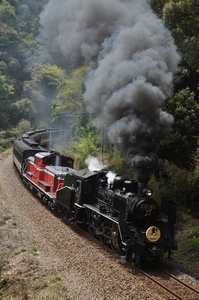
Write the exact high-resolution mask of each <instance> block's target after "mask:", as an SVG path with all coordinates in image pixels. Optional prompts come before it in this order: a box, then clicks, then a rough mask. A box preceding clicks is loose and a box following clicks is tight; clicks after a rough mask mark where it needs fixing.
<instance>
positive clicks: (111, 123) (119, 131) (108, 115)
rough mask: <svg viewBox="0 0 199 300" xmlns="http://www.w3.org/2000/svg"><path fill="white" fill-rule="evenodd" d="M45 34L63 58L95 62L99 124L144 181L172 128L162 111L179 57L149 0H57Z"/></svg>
mask: <svg viewBox="0 0 199 300" xmlns="http://www.w3.org/2000/svg"><path fill="white" fill-rule="evenodd" d="M41 25H42V29H43V30H42V32H41V35H40V39H43V41H44V40H45V45H46V47H48V48H49V52H50V53H51V54H52V56H53V57H54V59H56V62H58V63H60V62H61V65H62V66H63V65H64V66H67V67H76V66H79V65H81V64H84V63H87V64H88V66H89V67H88V72H87V78H86V83H85V84H86V91H85V95H84V97H85V99H86V100H87V101H88V105H89V111H90V113H91V114H92V115H95V116H96V115H97V116H99V115H100V118H97V120H98V122H96V124H97V126H99V127H100V128H103V131H106V132H107V136H108V138H109V140H110V141H111V142H112V143H114V145H115V146H116V147H118V148H120V149H122V150H123V152H124V153H125V155H126V156H127V159H128V163H129V164H130V165H131V166H132V167H133V168H134V170H135V171H136V172H137V176H138V178H139V179H140V180H144V179H147V180H148V178H149V175H150V172H151V171H152V170H153V169H154V168H155V166H156V165H157V162H158V157H157V155H156V153H155V150H154V144H153V143H154V141H156V140H160V139H162V138H164V137H165V136H166V135H167V134H168V133H169V131H170V129H171V126H172V123H173V117H172V116H171V115H169V114H168V113H166V112H164V111H163V110H162V106H163V104H164V101H165V99H166V98H167V97H168V95H169V94H170V93H171V88H172V80H173V73H174V72H175V70H176V67H177V63H178V60H179V55H178V53H177V50H176V47H175V45H174V44H173V42H172V38H171V34H170V32H169V31H168V30H167V29H166V28H165V27H164V26H163V24H162V22H161V21H160V20H159V19H158V18H157V17H156V16H155V15H154V14H153V12H152V11H151V9H150V8H149V5H148V1H147V0H139V1H137V0H126V1H125V0H123V1H122V0H121V1H119V0H108V1H107V0H65V1H62V0H56V1H54V0H50V1H49V3H48V5H47V6H46V8H45V10H44V12H43V13H42V14H41Z"/></svg>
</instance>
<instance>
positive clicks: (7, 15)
mask: <svg viewBox="0 0 199 300" xmlns="http://www.w3.org/2000/svg"><path fill="white" fill-rule="evenodd" d="M15 21H16V13H15V8H14V6H12V5H11V4H10V3H9V2H8V1H7V0H2V3H1V5H0V23H6V24H7V25H8V26H12V27H13V26H14V24H15Z"/></svg>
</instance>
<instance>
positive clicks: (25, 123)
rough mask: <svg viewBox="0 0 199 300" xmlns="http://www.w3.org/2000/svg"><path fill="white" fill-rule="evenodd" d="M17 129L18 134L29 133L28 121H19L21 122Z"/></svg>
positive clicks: (29, 125)
mask: <svg viewBox="0 0 199 300" xmlns="http://www.w3.org/2000/svg"><path fill="white" fill-rule="evenodd" d="M17 128H18V132H19V134H22V133H24V132H27V131H30V130H31V129H32V128H31V124H30V121H28V120H25V119H21V121H20V122H19V124H18V126H17Z"/></svg>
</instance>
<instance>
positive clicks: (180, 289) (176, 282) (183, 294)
mask: <svg viewBox="0 0 199 300" xmlns="http://www.w3.org/2000/svg"><path fill="white" fill-rule="evenodd" d="M78 230H79V231H80V232H79V233H80V234H82V235H84V236H85V237H87V238H88V239H91V240H95V243H96V245H98V246H99V247H100V248H103V249H104V250H105V251H106V252H107V253H109V254H110V255H114V256H115V257H116V258H117V259H118V260H119V261H120V257H119V255H117V254H116V253H114V251H113V250H112V249H111V248H109V247H108V246H106V245H104V244H102V243H101V242H100V241H99V240H98V239H96V238H94V237H93V236H90V235H89V234H88V233H87V232H86V231H84V230H82V229H81V228H78ZM120 262H121V261H120ZM125 267H126V268H129V269H131V270H132V273H133V274H134V275H135V276H138V274H139V273H141V274H142V275H143V276H144V277H146V278H147V279H148V280H150V281H151V283H150V285H151V290H154V291H155V292H156V293H157V290H159V292H158V294H160V295H161V296H162V297H163V299H164V300H199V289H196V288H194V287H193V286H191V285H189V284H187V283H186V282H184V281H182V280H180V279H179V278H178V277H176V276H174V275H173V274H172V273H170V272H169V271H167V270H165V269H161V268H160V267H157V268H153V269H152V270H151V269H150V271H144V270H143V269H141V268H138V267H136V266H134V265H132V264H131V263H130V262H128V261H127V262H126V263H125ZM153 284H154V288H152V286H153Z"/></svg>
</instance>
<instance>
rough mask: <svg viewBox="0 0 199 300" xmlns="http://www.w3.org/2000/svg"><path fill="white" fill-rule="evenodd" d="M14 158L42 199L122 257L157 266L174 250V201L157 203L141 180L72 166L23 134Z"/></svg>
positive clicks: (30, 186) (71, 161) (23, 178)
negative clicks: (165, 254) (141, 260)
mask: <svg viewBox="0 0 199 300" xmlns="http://www.w3.org/2000/svg"><path fill="white" fill-rule="evenodd" d="M42 134H43V132H42ZM13 162H14V164H15V166H16V167H17V169H18V171H19V172H20V175H21V177H22V180H23V182H24V183H25V184H26V186H27V187H29V188H30V189H31V190H32V191H34V192H35V193H36V194H37V195H38V196H39V197H40V198H41V200H42V201H44V202H45V203H47V204H48V205H49V206H50V207H51V208H52V209H54V210H57V211H59V212H61V213H63V214H64V215H66V216H67V218H68V219H69V220H70V221H71V222H73V223H74V224H79V225H80V226H82V227H83V228H85V229H86V230H87V231H88V232H89V233H90V234H91V235H92V236H95V237H96V238H98V239H99V240H100V241H101V242H102V243H104V244H107V245H109V246H110V247H111V248H112V249H114V250H115V251H116V252H118V253H119V255H120V256H121V257H122V258H124V260H125V259H129V260H130V261H131V262H132V263H133V264H139V263H140V259H141V258H144V257H145V258H147V259H150V260H151V261H153V263H154V264H158V263H159V262H160V261H161V259H162V257H163V254H164V253H166V252H168V253H170V252H171V251H172V250H176V249H177V245H176V242H175V239H174V234H175V219H176V203H175V201H173V200H171V199H167V198H163V199H161V202H160V204H158V203H157V202H156V201H155V200H154V199H153V198H152V191H151V189H150V188H148V187H147V183H146V182H138V181H135V180H129V179H127V178H124V177H123V176H119V175H117V174H114V173H113V172H110V171H108V170H100V171H90V170H89V169H83V170H74V169H73V159H72V158H71V157H68V156H64V155H61V154H59V153H56V152H51V151H49V150H46V149H45V148H42V147H41V146H40V145H39V144H38V143H36V142H34V141H33V140H31V141H30V137H29V136H27V135H24V136H22V137H19V138H18V139H17V140H16V141H15V142H14V144H13Z"/></svg>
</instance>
